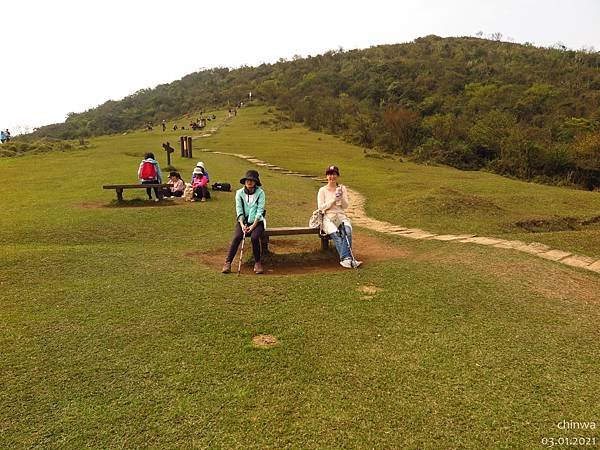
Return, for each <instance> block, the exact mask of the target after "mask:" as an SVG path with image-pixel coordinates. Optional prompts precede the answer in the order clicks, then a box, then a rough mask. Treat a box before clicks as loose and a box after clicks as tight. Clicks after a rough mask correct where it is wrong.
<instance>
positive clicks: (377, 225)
mask: <svg viewBox="0 0 600 450" xmlns="http://www.w3.org/2000/svg"><path fill="white" fill-rule="evenodd" d="M227 121H228V120H225V121H224V122H223V123H226V122H227ZM217 130H218V127H215V128H213V129H211V130H210V131H211V134H212V133H215V132H216V131H217ZM201 151H204V152H209V153H215V154H219V155H226V156H234V157H237V158H241V159H245V160H246V161H248V162H251V163H253V164H254V165H256V166H258V167H260V168H264V169H268V170H271V171H273V172H278V173H281V174H284V175H289V176H297V177H302V178H310V179H312V180H315V181H319V182H326V181H327V179H326V178H325V177H322V176H316V175H308V174H303V173H300V172H295V171H292V170H288V169H285V168H283V167H279V166H276V165H275V164H270V163H268V162H265V161H262V160H260V159H258V158H255V157H253V156H249V155H243V154H239V153H227V152H221V151H217V150H210V149H201ZM346 188H347V190H348V196H349V197H350V198H351V199H352V201H351V202H350V206H349V207H348V209H347V210H346V213H347V215H348V217H349V218H350V219H351V220H352V223H353V224H354V225H358V226H360V227H363V228H367V229H369V230H372V231H377V232H380V233H386V234H393V235H395V236H400V237H404V238H408V239H434V240H437V241H444V242H458V243H461V244H476V245H485V246H490V247H496V248H503V249H512V250H516V251H519V252H524V253H529V254H531V255H533V256H537V257H539V258H544V259H548V260H551V261H555V262H558V263H560V264H565V265H568V266H572V267H578V268H581V269H586V270H590V271H592V272H596V273H600V259H595V258H591V257H589V256H585V255H578V254H575V253H571V252H566V251H563V250H558V249H553V248H551V247H550V246H548V245H546V244H541V243H539V242H523V241H512V240H507V239H500V238H495V237H487V236H477V235H476V234H467V233H465V234H439V233H433V232H430V231H426V230H422V229H420V228H406V227H402V226H398V225H394V224H392V223H389V222H384V221H382V220H377V219H373V218H371V217H368V216H367V214H366V212H365V209H364V206H365V202H366V199H365V197H364V196H363V195H362V194H360V193H359V192H358V191H355V190H354V189H350V188H349V187H348V186H346Z"/></svg>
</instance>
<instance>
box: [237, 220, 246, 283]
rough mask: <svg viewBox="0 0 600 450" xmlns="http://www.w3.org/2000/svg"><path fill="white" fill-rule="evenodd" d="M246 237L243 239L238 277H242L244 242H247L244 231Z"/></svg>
mask: <svg viewBox="0 0 600 450" xmlns="http://www.w3.org/2000/svg"><path fill="white" fill-rule="evenodd" d="M242 232H243V233H244V236H243V237H242V248H241V250H240V261H239V263H238V276H240V272H241V271H242V258H243V257H244V242H246V232H245V231H242Z"/></svg>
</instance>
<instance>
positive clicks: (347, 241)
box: [340, 222, 358, 269]
mask: <svg viewBox="0 0 600 450" xmlns="http://www.w3.org/2000/svg"><path fill="white" fill-rule="evenodd" d="M340 229H341V230H343V231H342V234H343V235H344V238H346V244H347V245H348V250H350V258H352V267H353V268H354V269H358V266H357V265H356V259H355V258H354V253H353V252H352V247H351V246H350V239H348V233H347V232H346V225H344V222H342V224H341V225H340Z"/></svg>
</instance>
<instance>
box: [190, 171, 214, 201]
mask: <svg viewBox="0 0 600 450" xmlns="http://www.w3.org/2000/svg"><path fill="white" fill-rule="evenodd" d="M207 185H208V177H207V176H206V174H205V173H204V170H203V169H202V168H200V167H196V168H195V169H194V178H192V189H193V190H194V198H192V201H193V202H195V201H196V200H197V199H200V201H201V202H205V201H206V199H207V198H210V194H209V192H208V187H207Z"/></svg>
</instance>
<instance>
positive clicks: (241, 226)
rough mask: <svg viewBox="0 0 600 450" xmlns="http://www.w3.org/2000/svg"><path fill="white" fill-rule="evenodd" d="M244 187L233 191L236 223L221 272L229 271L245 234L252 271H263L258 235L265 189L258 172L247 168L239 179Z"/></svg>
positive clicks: (260, 234)
mask: <svg viewBox="0 0 600 450" xmlns="http://www.w3.org/2000/svg"><path fill="white" fill-rule="evenodd" d="M240 184H243V185H244V187H243V188H242V189H239V190H238V191H237V192H236V193H235V212H236V214H237V224H236V225H235V232H234V236H233V240H232V241H231V247H230V248H229V254H228V255H227V259H225V264H224V265H223V270H222V272H223V273H229V272H231V263H232V261H233V258H235V254H236V253H237V250H238V247H239V245H240V243H241V242H242V239H244V238H245V237H246V236H247V235H250V238H251V240H252V253H253V254H254V272H256V273H263V267H262V264H261V261H260V259H261V252H260V250H261V248H260V237H261V236H262V234H263V232H264V231H265V223H264V212H265V201H266V198H265V191H263V189H262V188H261V183H260V179H259V175H258V172H257V171H256V170H249V171H248V172H246V176H245V177H244V178H242V179H241V180H240Z"/></svg>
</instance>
